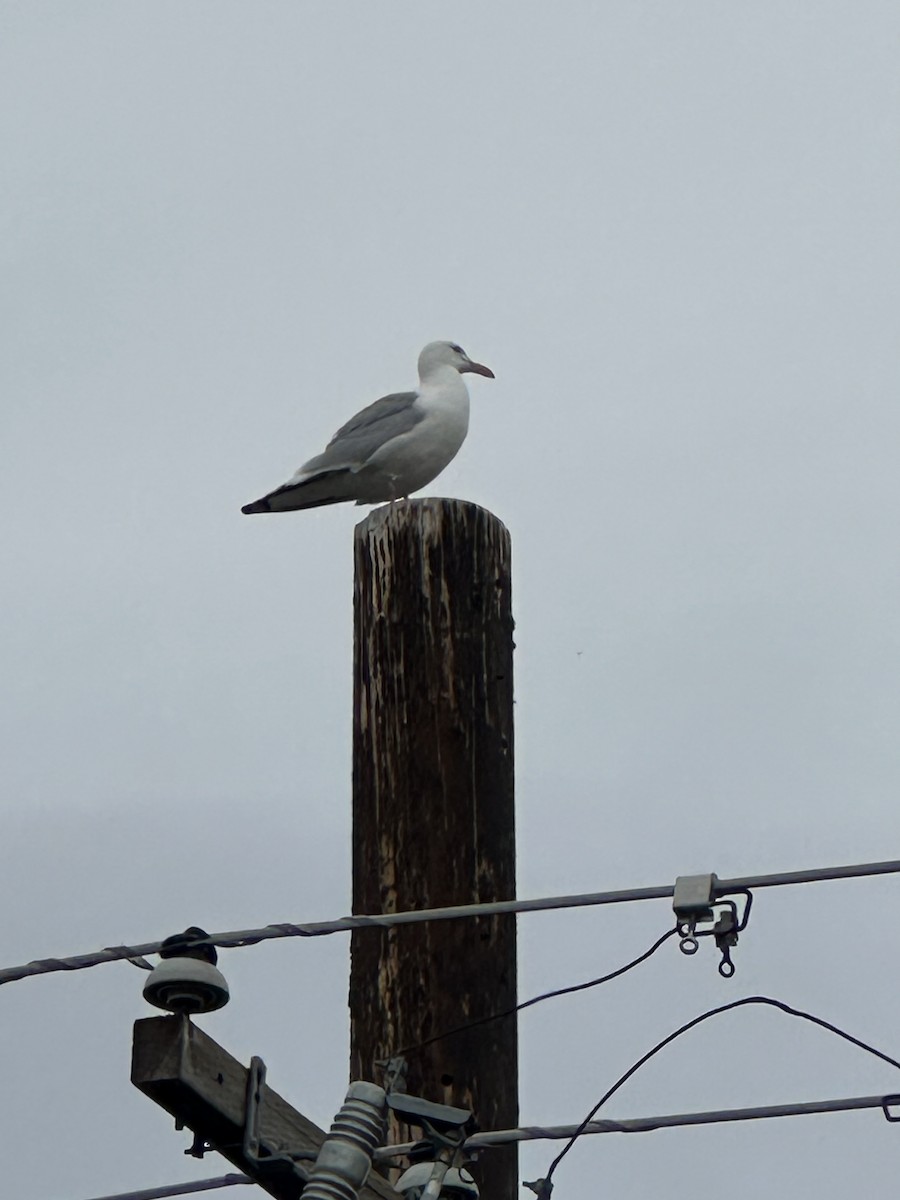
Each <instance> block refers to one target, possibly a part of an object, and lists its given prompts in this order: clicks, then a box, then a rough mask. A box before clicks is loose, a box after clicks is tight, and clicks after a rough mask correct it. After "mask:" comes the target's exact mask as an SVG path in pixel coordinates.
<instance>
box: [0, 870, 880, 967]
mask: <svg viewBox="0 0 900 1200" xmlns="http://www.w3.org/2000/svg"><path fill="white" fill-rule="evenodd" d="M898 872H900V860H896V859H895V860H893V861H890V862H876V863H859V864H856V865H851V866H844V867H818V868H813V869H812V870H806V871H782V872H778V873H776V874H772V875H744V876H741V877H739V878H737V879H719V880H717V881H716V892H717V893H718V894H721V895H724V894H726V893H728V892H733V891H740V890H741V889H751V888H765V887H785V886H788V885H791V884H796V883H820V882H823V881H826V880H832V879H859V878H863V877H865V876H871V875H892V874H897V873H898ZM674 892H675V888H674V885H673V884H665V885H664V886H662V887H646V888H626V889H624V890H621V891H613V892H589V893H584V894H581V895H573V896H546V897H543V898H539V899H535V900H498V901H494V902H493V903H490V904H461V905H456V906H455V907H450V908H429V909H419V910H413V911H411V912H399V913H373V914H367V915H360V916H354V917H340V918H339V919H338V920H335V921H318V922H312V923H308V924H303V925H296V924H292V923H290V922H285V923H282V924H274V925H265V926H263V927H261V928H259V929H238V930H230V931H228V932H226V933H212V934H210V935H209V937H208V938H207V939H206V941H207V942H208V943H209V944H211V945H214V946H220V947H225V948H227V947H236V946H253V945H256V944H257V943H258V942H265V941H270V940H272V939H274V938H287V937H304V938H306V937H324V936H327V935H328V934H332V933H347V932H350V931H352V930H354V929H369V928H375V929H389V928H391V927H392V926H395V925H413V924H418V923H419V922H421V921H449V920H459V919H462V918H471V917H491V916H501V915H503V914H507V913H527V912H546V911H549V910H552V909H560V908H589V907H593V906H596V905H603V904H625V903H630V902H632V901H636V900H665V899H667V898H668V897H671V896H672V895H674ZM161 945H162V939H160V940H159V941H156V942H145V943H143V944H142V945H139V946H107V947H106V948H105V949H103V950H97V951H94V952H93V953H90V954H76V955H73V956H71V957H69V958H43V959H35V960H34V961H33V962H29V963H25V964H23V965H22V966H18V967H4V968H2V969H0V984H4V983H12V982H14V981H15V980H18V979H25V978H27V977H28V976H30V975H48V974H51V973H53V972H55V971H81V970H84V969H85V968H87V967H98V966H100V965H101V964H103V963H108V962H122V961H124V960H126V959H138V958H142V957H143V956H144V955H147V954H156V953H158V951H159V948H160V946H161Z"/></svg>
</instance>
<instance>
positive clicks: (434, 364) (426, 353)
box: [419, 342, 494, 379]
mask: <svg viewBox="0 0 900 1200" xmlns="http://www.w3.org/2000/svg"><path fill="white" fill-rule="evenodd" d="M441 367H452V368H453V369H454V370H455V371H458V372H459V373H460V375H463V374H465V372H466V371H471V372H474V374H476V375H485V376H487V378H488V379H493V378H494V372H493V371H492V370H491V368H490V367H485V366H482V364H481V363H477V362H473V361H472V359H471V358H469V356H468V354H466V352H465V350H463V348H462V346H457V344H456V342H429V343H428V345H427V346H426V347H425V349H424V350H423V351H422V353H421V354H420V355H419V378H420V379H425V378H427V376H429V375H431V374H432V373H433V372H434V371H437V370H438V369H439V368H441Z"/></svg>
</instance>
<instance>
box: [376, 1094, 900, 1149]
mask: <svg viewBox="0 0 900 1200" xmlns="http://www.w3.org/2000/svg"><path fill="white" fill-rule="evenodd" d="M894 1103H900V1097H897V1096H850V1097H847V1098H842V1099H840V1100H810V1101H808V1102H804V1103H798V1104H762V1105H757V1106H755V1107H753V1108H720V1109H711V1110H709V1111H708V1112H689V1113H666V1114H664V1115H663V1116H660V1117H630V1118H629V1119H628V1120H625V1121H613V1120H611V1119H610V1120H603V1121H590V1122H589V1123H588V1124H587V1125H584V1126H582V1125H524V1126H522V1127H521V1128H519V1129H495V1130H492V1131H491V1132H489V1133H475V1134H473V1135H472V1136H471V1137H470V1138H467V1139H466V1143H465V1149H466V1150H473V1151H474V1150H489V1149H492V1148H493V1147H495V1146H508V1145H509V1144H510V1143H512V1142H537V1141H554V1140H560V1139H562V1138H571V1137H572V1135H573V1134H574V1133H576V1132H578V1131H579V1130H580V1131H581V1132H580V1133H579V1134H578V1136H579V1137H581V1136H582V1134H585V1135H587V1134H595V1133H652V1132H654V1131H655V1130H657V1129H677V1128H679V1127H681V1126H691V1125H719V1124H727V1123H731V1122H736V1121H759V1120H765V1119H766V1118H770V1117H807V1116H820V1115H822V1114H823V1113H836V1112H857V1111H860V1110H863V1109H872V1108H880V1109H882V1110H883V1111H884V1110H886V1109H887V1108H888V1107H889V1106H890V1105H892V1104H894ZM894 1119H896V1118H893V1117H892V1118H891V1120H894ZM418 1145H421V1143H420V1142H403V1143H402V1144H398V1145H395V1146H382V1147H380V1148H379V1149H378V1150H376V1151H375V1161H376V1162H384V1161H387V1160H388V1159H391V1158H398V1157H400V1156H401V1155H405V1154H408V1153H409V1152H410V1151H411V1150H412V1149H413V1148H414V1147H415V1146H418Z"/></svg>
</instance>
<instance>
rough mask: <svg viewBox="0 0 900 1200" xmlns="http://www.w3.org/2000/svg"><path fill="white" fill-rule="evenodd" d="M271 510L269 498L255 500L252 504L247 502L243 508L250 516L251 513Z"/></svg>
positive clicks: (243, 511) (242, 510)
mask: <svg viewBox="0 0 900 1200" xmlns="http://www.w3.org/2000/svg"><path fill="white" fill-rule="evenodd" d="M271 511H272V509H271V508H270V507H269V502H268V500H254V501H253V503H252V504H245V505H244V507H243V508H242V509H241V512H242V513H246V514H247V515H248V516H249V515H250V514H251V513H261V512H271Z"/></svg>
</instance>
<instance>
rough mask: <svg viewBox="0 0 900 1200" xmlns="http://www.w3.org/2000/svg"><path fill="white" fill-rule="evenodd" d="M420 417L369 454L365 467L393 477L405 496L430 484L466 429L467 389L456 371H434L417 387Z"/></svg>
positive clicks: (458, 446)
mask: <svg viewBox="0 0 900 1200" xmlns="http://www.w3.org/2000/svg"><path fill="white" fill-rule="evenodd" d="M415 408H416V409H417V410H418V412H420V413H421V414H422V420H421V421H419V423H418V424H417V425H416V426H415V427H414V428H413V429H411V430H410V431H409V433H405V434H403V436H402V437H398V438H395V439H394V440H393V441H392V442H390V443H388V444H387V445H386V446H384V447H383V448H382V449H381V450H378V451H377V452H376V453H375V454H373V455H372V458H371V459H370V460H369V466H370V467H371V468H374V469H375V470H377V471H378V472H379V473H380V474H384V475H387V476H389V477H390V478H391V479H392V480H393V485H394V490H395V495H397V496H406V495H408V494H409V493H410V492H415V491H418V489H419V488H422V487H424V486H425V485H426V484H427V483H431V481H432V479H434V478H435V477H436V476H437V475H439V474H440V473H441V471H443V469H444V467H446V466H447V464H448V463H449V462H450V461H451V460H452V459H453V458H454V457H455V456H456V454H457V452H458V451H459V448H460V446H461V445H462V444H463V442H464V441H465V438H466V433H467V432H468V429H469V392H468V389H467V388H466V385H465V383H464V381H463V380H462V378H461V377H460V375H459V374H458V372H457V371H455V370H454V369H453V368H452V367H447V368H444V369H441V370H438V371H435V372H434V373H433V374H432V376H431V377H430V378H429V379H428V380H426V381H425V382H423V384H422V385H421V387H420V388H419V395H418V396H417V397H416V400H415Z"/></svg>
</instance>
